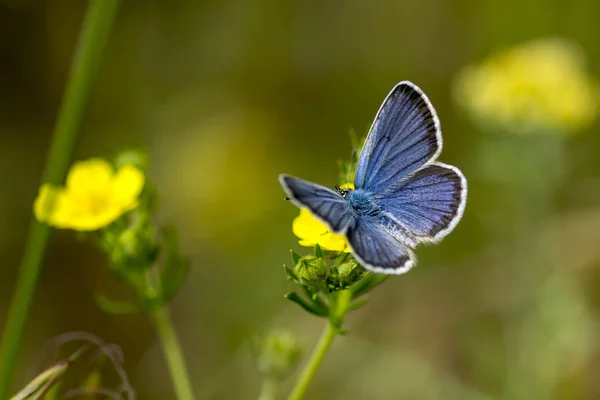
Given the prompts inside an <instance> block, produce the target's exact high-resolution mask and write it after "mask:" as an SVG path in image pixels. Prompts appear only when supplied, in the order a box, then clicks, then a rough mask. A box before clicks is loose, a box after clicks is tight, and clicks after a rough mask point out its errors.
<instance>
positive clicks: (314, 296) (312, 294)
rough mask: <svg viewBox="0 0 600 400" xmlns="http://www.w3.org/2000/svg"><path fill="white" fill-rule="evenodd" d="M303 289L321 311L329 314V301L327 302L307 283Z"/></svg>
mask: <svg viewBox="0 0 600 400" xmlns="http://www.w3.org/2000/svg"><path fill="white" fill-rule="evenodd" d="M302 290H303V291H304V294H305V295H306V297H308V298H309V299H310V300H311V301H312V303H313V305H314V306H315V307H316V308H318V309H319V310H320V311H321V312H324V313H325V314H326V315H329V306H327V303H325V301H324V300H323V299H322V298H321V297H320V296H319V293H318V292H313V291H311V290H310V288H309V287H308V286H306V285H302Z"/></svg>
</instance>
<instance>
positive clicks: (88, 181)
mask: <svg viewBox="0 0 600 400" xmlns="http://www.w3.org/2000/svg"><path fill="white" fill-rule="evenodd" d="M144 181H145V178H144V174H143V173H142V171H140V170H139V169H138V168H137V167H135V166H134V165H132V164H126V165H124V166H122V167H121V168H119V170H118V171H116V172H115V170H114V169H113V167H112V166H111V164H110V163H108V162H107V161H106V160H103V159H99V158H92V159H89V160H86V161H81V162H77V163H75V164H73V166H72V167H71V169H70V171H69V174H68V175H67V183H66V186H65V187H57V186H54V185H50V184H44V185H42V187H41V188H40V193H39V195H38V197H37V199H36V200H35V203H34V207H33V208H34V213H35V216H36V218H37V219H38V221H40V222H45V223H47V224H49V225H51V226H54V227H56V228H60V229H73V230H76V231H94V230H97V229H100V228H103V227H105V226H107V225H109V224H110V223H112V222H114V221H115V220H116V219H117V218H119V217H120V216H121V215H123V214H125V213H126V212H127V211H130V210H132V209H134V208H135V207H137V206H138V197H139V195H140V193H141V191H142V189H143V187H144Z"/></svg>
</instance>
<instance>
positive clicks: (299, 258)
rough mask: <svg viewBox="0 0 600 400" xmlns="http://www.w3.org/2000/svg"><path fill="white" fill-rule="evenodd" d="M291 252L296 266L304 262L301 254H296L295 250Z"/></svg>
mask: <svg viewBox="0 0 600 400" xmlns="http://www.w3.org/2000/svg"><path fill="white" fill-rule="evenodd" d="M290 252H291V253H292V262H293V263H294V266H296V265H298V263H299V262H300V260H302V257H301V256H300V254H298V253H296V252H295V251H294V250H290Z"/></svg>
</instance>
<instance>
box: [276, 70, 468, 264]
mask: <svg viewBox="0 0 600 400" xmlns="http://www.w3.org/2000/svg"><path fill="white" fill-rule="evenodd" d="M441 151H442V131H441V130H440V121H439V119H438V117H437V115H436V112H435V109H434V108H433V106H432V105H431V103H430V102H429V99H428V98H427V96H426V95H425V93H423V91H421V89H419V88H418V87H417V86H416V85H414V84H413V83H411V82H408V81H403V82H400V83H398V84H397V85H396V86H395V87H394V88H393V89H392V91H391V92H390V93H389V94H388V95H387V97H386V98H385V100H384V101H383V104H382V105H381V108H380V109H379V111H378V112H377V115H376V116H375V121H373V125H372V126H371V129H370V130H369V134H368V136H367V139H366V141H365V144H364V147H363V150H362V152H361V154H360V157H359V159H358V164H357V166H356V173H355V176H354V186H355V189H354V190H351V189H339V188H337V187H336V190H335V191H334V190H331V189H328V188H326V187H324V186H321V185H317V184H315V183H312V182H308V181H305V180H303V179H299V178H295V177H293V176H289V175H280V176H279V182H280V183H281V186H283V189H284V190H285V192H286V193H287V195H288V196H289V199H290V200H291V201H292V202H293V203H294V204H295V205H296V206H298V207H306V208H308V209H309V210H310V211H311V212H312V213H313V214H314V215H315V216H316V217H318V218H319V219H320V220H321V221H323V222H324V223H325V224H326V225H327V226H328V227H329V229H331V230H332V231H333V232H335V233H340V234H344V235H345V236H346V239H347V240H348V244H349V246H350V249H351V251H352V254H353V255H354V257H355V258H356V259H357V261H358V262H360V263H361V264H362V265H363V266H364V267H365V268H367V269H369V270H372V271H374V272H380V273H384V274H402V273H404V272H406V271H408V270H409V269H411V268H412V267H413V266H414V265H415V263H416V259H415V256H414V254H413V252H412V250H411V248H415V247H416V246H417V245H419V244H421V243H431V242H437V241H439V240H441V239H442V238H444V237H445V236H446V235H447V234H448V233H450V232H451V231H452V230H453V229H454V227H455V226H456V224H457V223H458V221H459V220H460V218H461V217H462V215H463V211H464V209H465V205H466V201H467V180H466V179H465V177H464V175H463V174H462V172H461V171H460V170H459V169H458V168H456V167H454V166H452V165H447V164H443V163H440V162H438V161H436V159H437V158H438V156H439V155H440V153H441Z"/></svg>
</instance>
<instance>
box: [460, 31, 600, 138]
mask: <svg viewBox="0 0 600 400" xmlns="http://www.w3.org/2000/svg"><path fill="white" fill-rule="evenodd" d="M455 93H456V97H457V100H458V101H459V103H461V105H462V106H463V107H465V108H466V109H467V110H468V111H470V112H471V113H472V114H473V115H474V116H476V117H478V118H482V119H484V120H490V121H492V122H495V123H498V124H499V125H501V126H503V127H504V128H508V129H509V130H516V131H521V132H529V131H532V130H538V131H539V130H544V129H547V130H552V131H563V132H568V131H572V130H575V129H576V128H581V127H585V126H587V125H589V124H590V123H591V122H593V120H594V119H595V118H596V116H597V114H598V105H599V102H600V90H599V86H598V84H597V82H596V81H595V80H594V79H593V78H592V77H590V76H589V75H588V73H587V72H586V70H585V60H584V57H583V54H582V53H581V52H580V50H579V48H578V47H577V46H576V45H574V44H573V43H570V42H568V41H567V40H564V39H558V38H547V39H540V40H535V41H532V42H529V43H525V44H523V45H521V46H518V47H515V48H512V49H509V50H506V51H503V52H499V53H497V54H496V55H493V56H492V57H490V58H488V59H487V60H485V61H484V62H483V63H481V64H480V65H477V66H470V67H467V68H465V69H464V70H463V71H462V72H461V73H460V75H459V77H458V79H457V80H456V85H455Z"/></svg>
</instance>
